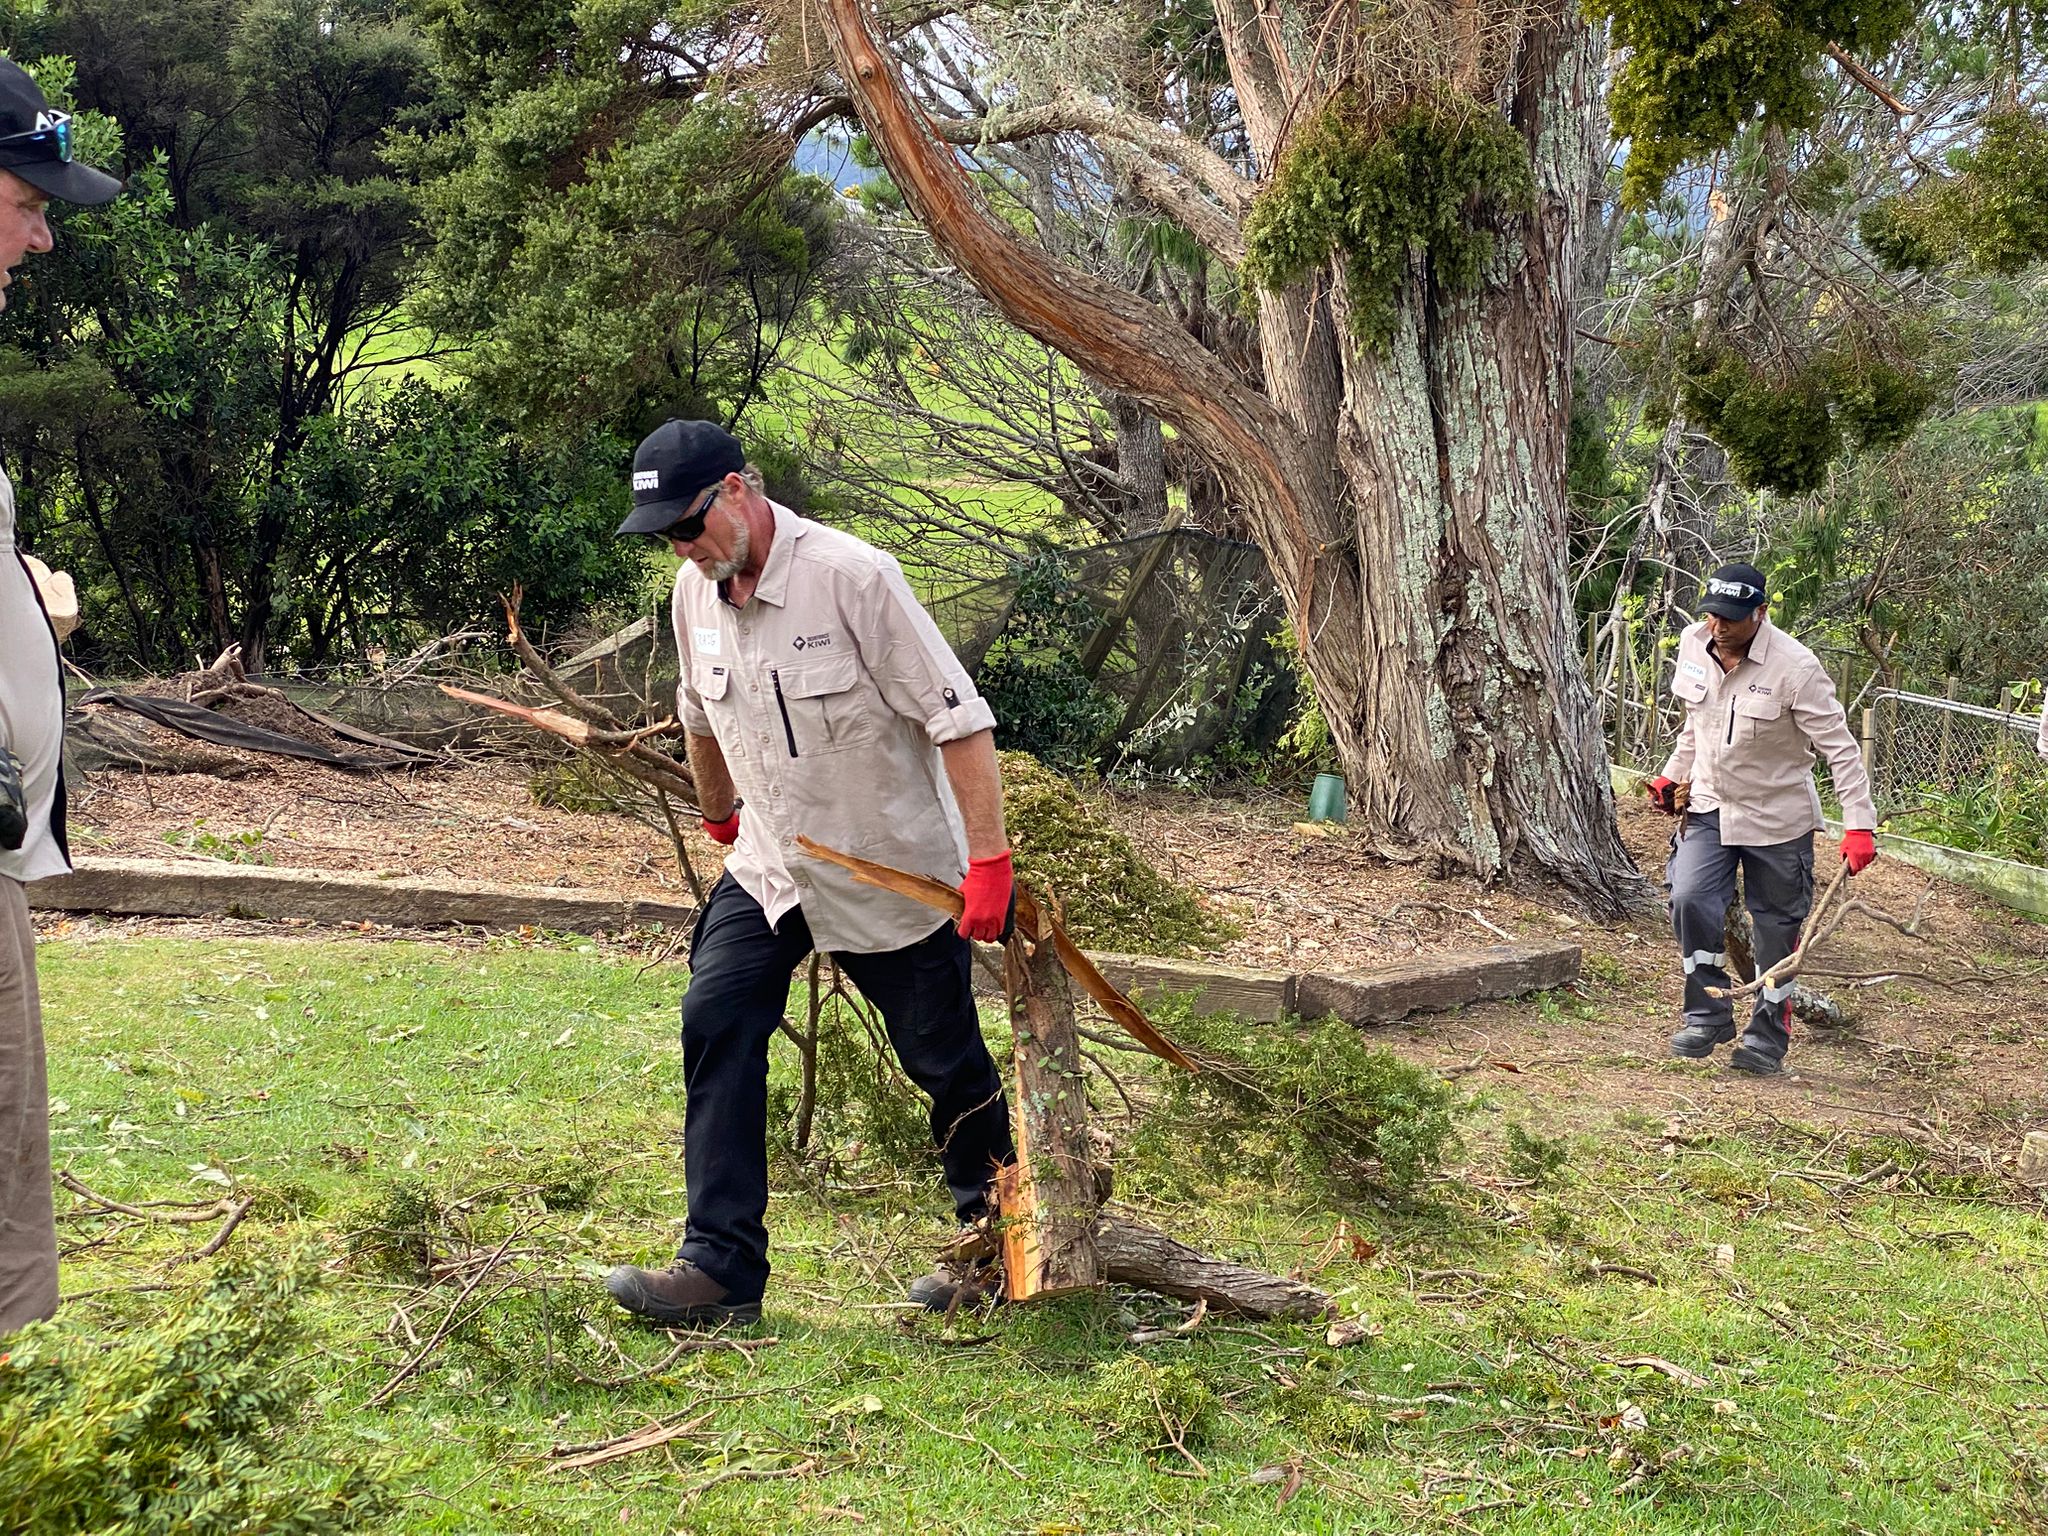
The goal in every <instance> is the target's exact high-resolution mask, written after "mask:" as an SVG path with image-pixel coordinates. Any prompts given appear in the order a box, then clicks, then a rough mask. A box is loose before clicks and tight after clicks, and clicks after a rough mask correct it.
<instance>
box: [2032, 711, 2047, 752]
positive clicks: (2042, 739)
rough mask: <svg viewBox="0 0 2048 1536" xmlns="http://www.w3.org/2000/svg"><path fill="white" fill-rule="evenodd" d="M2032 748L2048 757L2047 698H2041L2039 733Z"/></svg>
mask: <svg viewBox="0 0 2048 1536" xmlns="http://www.w3.org/2000/svg"><path fill="white" fill-rule="evenodd" d="M2034 750H2035V751H2037V752H2039V753H2040V754H2041V755H2042V756H2043V757H2048V698H2044V699H2042V700H2041V734H2040V735H2039V736H2038V737H2036V738H2035V740H2034Z"/></svg>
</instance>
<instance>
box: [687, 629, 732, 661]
mask: <svg viewBox="0 0 2048 1536" xmlns="http://www.w3.org/2000/svg"><path fill="white" fill-rule="evenodd" d="M690 646H691V649H693V650H695V651H696V652H697V653H698V654H699V655H700V656H716V655H718V654H719V653H720V652H721V651H722V650H723V649H724V647H723V645H722V644H721V643H720V641H719V638H718V628H717V626H716V625H714V626H712V627H711V628H710V629H700V628H698V627H697V626H696V625H694V624H692V625H691V626H690Z"/></svg>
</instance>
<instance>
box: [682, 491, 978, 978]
mask: <svg viewBox="0 0 2048 1536" xmlns="http://www.w3.org/2000/svg"><path fill="white" fill-rule="evenodd" d="M770 505H771V506H773V507H774V511H775V536H774V538H773V540H772V541H771V542H770V544H769V547H768V559H767V562H766V563H765V564H764V565H763V566H762V568H761V578H760V580H759V582H758V583H756V585H755V587H754V592H753V596H752V597H750V598H749V599H748V600H747V602H746V604H745V606H744V607H739V608H735V607H733V606H732V604H731V603H729V602H727V601H726V600H725V597H724V596H723V595H722V594H721V592H720V590H719V587H718V585H717V584H715V583H713V582H710V581H707V580H706V579H705V577H704V575H703V573H702V572H701V571H699V570H698V569H697V568H696V567H695V566H694V565H691V564H689V563H688V562H687V561H686V562H684V564H683V568H682V569H681V570H680V571H678V572H677V573H676V585H675V594H674V597H673V599H672V600H671V602H670V605H669V611H670V615H671V617H672V619H673V621H674V623H675V631H676V650H677V652H678V653H679V654H680V656H681V657H682V681H681V683H680V685H679V686H678V687H677V689H676V701H677V705H678V713H679V714H680V716H681V718H682V722H683V727H684V729H686V730H688V731H690V732H692V733H693V734H695V735H698V736H710V737H713V738H714V739H716V741H717V742H718V747H719V750H720V751H721V752H723V753H724V754H725V761H726V766H727V767H728V768H730V769H731V771H732V778H733V784H734V785H735V787H736V788H737V789H738V790H739V794H740V798H741V800H742V801H744V802H745V809H744V810H743V811H742V813H741V815H740V836H739V841H738V843H737V844H735V845H734V847H733V851H732V853H731V855H730V856H729V857H728V858H727V859H726V863H725V868H726V872H727V873H728V874H730V875H731V876H732V877H733V879H735V880H736V881H738V882H739V884H740V887H741V888H742V889H743V890H745V891H746V893H747V894H748V895H750V896H752V897H753V898H754V900H756V901H757V902H759V903H760V904H761V910H762V911H763V912H765V913H766V914H767V916H768V921H769V923H770V924H771V925H773V924H778V923H780V922H781V920H782V918H783V916H784V915H785V914H786V913H788V912H789V911H790V909H791V908H793V907H797V906H801V907H802V908H803V912H804V917H805V919H806V921H808V922H809V924H810V928H811V938H812V940H813V942H814V943H815V944H816V946H817V948H819V949H821V950H846V951H850V952H852V953H855V954H877V953H881V952H883V951H886V950H892V949H901V948H903V947H904V946H905V945H908V944H915V943H917V942H918V941H919V940H920V939H922V938H924V937H926V936H927V935H928V934H930V933H931V932H932V931H933V930H934V929H936V928H937V927H938V926H939V924H940V923H942V922H944V921H945V919H944V917H943V916H942V915H941V914H939V913H937V912H934V911H933V910H932V909H931V908H930V907H927V906H923V905H921V904H920V903H918V902H914V901H911V900H909V899H908V898H907V897H903V896H896V895H892V894H890V893H888V892H886V891H878V890H875V889H874V888H873V887H871V886H863V885H856V884H855V883H854V881H853V877H852V876H850V875H848V874H847V873H845V871H843V870H841V869H840V868H839V867H838V866H837V865H833V864H826V863H822V862H820V861H819V860H816V859H812V858H808V857H806V856H805V855H804V853H803V852H802V851H801V850H800V849H798V848H797V847H796V838H797V835H798V834H799V833H801V834H803V835H804V836H806V837H809V838H812V839H814V840H816V841H818V842H821V843H824V844H826V845H827V846H829V847H833V848H839V849H843V850H845V851H846V852H848V853H857V854H859V855H860V856H861V857H862V858H866V859H874V860H876V861H878V862H880V863H883V864H893V865H894V866H896V867H897V868H898V869H908V870H914V871H916V872H917V873H919V874H926V875H931V876H934V877H935V878H937V879H940V880H943V881H945V882H946V883H947V884H948V885H958V884H959V883H960V880H961V878H962V876H963V875H964V874H965V873H966V869H967V833H966V829H965V827H964V826H963V825H962V823H961V820H960V809H959V807H958V805H956V804H955V803H954V800H953V788H952V784H951V783H950V782H949V781H948V779H947V778H946V773H945V767H944V764H943V761H942V759H941V758H940V755H939V750H938V749H939V744H940V743H942V742H948V741H958V740H959V739H961V738H962V737H966V736H972V735H974V734H975V733H976V732H977V731H985V730H988V729H990V728H991V727H992V726H994V724H995V715H994V713H993V712H992V711H991V710H990V709H989V707H988V704H987V702H986V701H985V700H984V699H983V698H982V697H981V695H980V694H979V693H977V692H975V689H974V683H973V680H972V679H970V678H969V677H968V675H967V671H966V669H965V668H964V667H962V666H961V665H960V662H959V659H958V658H957V657H955V656H954V655H953V651H952V648H951V647H950V646H948V645H947V644H946V641H945V637H944V636H942V635H941V634H940V633H939V628H938V626H937V625H936V624H934V623H933V622H932V620H931V615H929V614H928V613H926V612H925V611H924V609H923V608H922V607H921V606H920V605H919V604H918V601H917V599H916V597H915V596H913V595H912V593H911V590H910V584H909V583H908V582H906V581H905V580H904V579H903V572H902V570H901V569H900V568H899V567H898V566H897V564H896V561H895V560H894V558H892V557H891V556H889V555H886V554H884V553H882V551H880V550H878V549H875V548H874V547H873V546H871V545H868V544H864V543H862V542H861V541H860V540H859V539H857V538H855V537H853V536H852V535H851V534H847V533H841V532H839V531H838V530H837V529H833V528H826V527H824V526H822V525H820V524H818V523H814V522H811V521H810V520H809V519H807V518H802V517H798V516H797V515H796V514H795V513H794V512H792V511H790V510H789V508H787V507H785V506H782V505H780V504H779V503H770Z"/></svg>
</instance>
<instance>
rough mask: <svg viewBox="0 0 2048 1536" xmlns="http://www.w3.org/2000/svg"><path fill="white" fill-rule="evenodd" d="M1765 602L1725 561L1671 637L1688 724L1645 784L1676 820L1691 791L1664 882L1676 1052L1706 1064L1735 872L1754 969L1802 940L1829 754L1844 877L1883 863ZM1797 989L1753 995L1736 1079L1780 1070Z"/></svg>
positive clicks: (1725, 1007) (1817, 670)
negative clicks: (1671, 935) (1681, 996)
mask: <svg viewBox="0 0 2048 1536" xmlns="http://www.w3.org/2000/svg"><path fill="white" fill-rule="evenodd" d="M1766 601H1767V599H1766V594H1765V591H1764V577H1763V573H1762V572H1761V571H1759V570H1757V568H1756V567H1755V566H1753V565H1724V566H1722V567H1721V569H1719V570H1718V571H1716V572H1714V574H1713V576H1712V577H1710V578H1709V579H1708V581H1707V591H1706V594H1705V596H1704V598H1703V599H1702V600H1701V603H1700V611H1701V614H1702V618H1701V620H1700V622H1699V623H1697V624H1695V625H1693V626H1692V627H1691V628H1690V629H1688V630H1686V632H1685V634H1684V635H1683V636H1682V637H1681V638H1680V640H1679V643H1678V661H1677V666H1676V670H1675V672H1674V673H1673V676H1672V680H1671V692H1672V695H1673V696H1674V697H1675V698H1677V699H1678V700H1679V702H1680V703H1682V704H1683V705H1684V706H1685V726H1684V728H1683V729H1682V730H1681V731H1680V732H1679V733H1678V745H1677V746H1676V747H1675V748H1673V750H1672V753H1671V756H1670V758H1669V759H1668V760H1667V761H1666V762H1665V764H1664V768H1663V771H1662V772H1661V773H1659V774H1658V776H1657V777H1656V778H1654V779H1652V780H1650V783H1649V794H1650V803H1651V804H1652V805H1654V806H1656V807H1657V809H1659V810H1661V811H1664V812H1666V813H1667V814H1679V812H1678V788H1679V785H1680V784H1681V783H1685V782H1687V781H1690V783H1689V797H1688V800H1687V803H1686V808H1685V810H1684V812H1683V813H1682V816H1683V819H1682V820H1681V821H1680V823H1679V829H1678V832H1677V835H1676V836H1674V837H1673V838H1672V840H1671V864H1670V867H1669V869H1668V870H1667V871H1666V879H1667V880H1669V882H1670V885H1671V926H1672V928H1673V930H1674V931H1675V932H1676V934H1677V936H1678V952H1679V955H1680V957H1681V963H1682V964H1683V965H1684V967H1685V1019H1684V1022H1683V1023H1682V1024H1681V1026H1680V1028H1679V1030H1678V1033H1676V1034H1675V1035H1673V1036H1672V1037H1671V1054H1672V1055H1674V1056H1689V1057H1704V1056H1711V1055H1713V1053H1714V1047H1715V1046H1717V1045H1725V1044H1726V1043H1727V1042H1728V1041H1730V1040H1734V1039H1735V1037H1736V1029H1735V1016H1734V1009H1733V1007H1732V1006H1731V1004H1730V1001H1729V999H1727V998H1725V997H1721V998H1717V997H1712V996H1709V995H1708V993H1709V989H1710V988H1723V989H1725V988H1727V987H1728V986H1730V985H1731V983H1730V982H1729V979H1728V969H1727V967H1728V950H1727V940H1726V938H1725V922H1726V917H1727V911H1728V903H1729V901H1730V900H1732V899H1733V897H1734V895H1735V872H1736V870H1737V868H1738V867H1739V868H1740V869H1741V871H1742V888H1743V902H1744V905H1745V906H1747V907H1748V909H1749V915H1750V918H1751V920H1752V921H1753V922H1754V923H1755V925H1756V963H1757V968H1758V972H1759V974H1761V973H1762V972H1763V971H1767V970H1769V969H1770V968H1771V967H1772V966H1774V965H1776V964H1777V963H1778V962H1779V961H1780V960H1783V959H1784V958H1785V957H1786V956H1787V955H1789V954H1791V953H1792V951H1793V949H1794V947H1795V946H1796V945H1797V944H1798V942H1799V929H1800V927H1801V925H1802V924H1803V923H1804V922H1805V921H1806V914H1807V913H1808V911H1810V910H1811V908H1812V906H1813V834H1814V833H1815V832H1817V831H1818V830H1819V829H1820V827H1821V825H1822V823H1821V814H1820V795H1819V794H1818V792H1817V791H1816V790H1815V788H1814V783H1813V764H1814V758H1815V755H1816V754H1818V755H1820V756H1823V757H1825V758H1826V759H1827V761H1828V773H1829V775H1830V776H1831V777H1832V779H1833V781H1834V786H1835V794H1836V795H1837V797H1839V799H1840V800H1841V803H1842V823H1843V825H1844V827H1845V828H1846V829H1847V830H1846V831H1845V832H1844V833H1843V836H1842V862H1843V863H1845V864H1847V865H1848V866H1849V873H1850V874H1852V875H1854V874H1860V873H1861V872H1862V871H1863V870H1864V869H1866V868H1868V867H1869V865H1870V862H1871V861H1872V860H1873V859H1875V858H1876V857H1877V842H1876V839H1875V837H1874V835H1873V834H1874V833H1875V831H1876V828H1877V808H1876V806H1875V805H1873V804H1872V802H1871V798H1870V776H1869V775H1868V774H1867V773H1866V772H1865V771H1864V767H1863V755H1862V753H1860V752H1859V751H1858V750H1857V747H1856V738H1855V737H1854V736H1853V735H1852V734H1851V733H1850V731H1849V719H1848V715H1847V714H1846V713H1845V712H1844V710H1843V708H1842V702H1841V700H1840V699H1838V698H1836V697H1835V685H1834V683H1833V681H1832V680H1831V679H1830V678H1829V677H1828V674H1827V669H1826V668H1825V667H1823V666H1822V665H1821V664H1820V660H1819V658H1817V657H1816V656H1815V655H1814V654H1813V652H1812V651H1810V650H1808V649H1807V648H1806V647H1805V646H1803V645H1801V644H1800V643H1799V642H1798V641H1797V640H1794V639H1793V638H1792V637H1791V636H1790V635H1788V634H1786V633H1785V632H1784V631H1783V630H1781V629H1779V628H1777V627H1776V626H1775V625H1773V624H1772V623H1771V621H1770V619H1769V617H1768V616H1767V615H1766V613H1765V611H1764V610H1765V606H1766ZM1792 990H1793V989H1792V984H1791V983H1790V982H1787V983H1785V984H1784V985H1783V986H1773V987H1766V988H1764V989H1763V991H1762V992H1761V993H1760V994H1759V995H1758V997H1757V999H1756V1002H1755V1005H1754V1006H1753V1007H1752V1009H1751V1011H1750V1015H1749V1018H1748V1021H1747V1025H1746V1027H1745V1028H1744V1029H1743V1031H1742V1038H1741V1041H1740V1042H1739V1043H1738V1044H1737V1045H1736V1048H1735V1051H1734V1054H1733V1056H1732V1058H1731V1060H1730V1063H1729V1064H1730V1065H1731V1066H1733V1067H1734V1068H1735V1069H1736V1070H1737V1071H1739V1072H1748V1073H1752V1074H1755V1075H1757V1076H1760V1077H1769V1076H1775V1075H1776V1074H1778V1073H1779V1072H1782V1071H1784V1069H1785V1051H1786V1048H1787V1047H1788V1046H1789V1045H1790V1044H1791V1039H1792Z"/></svg>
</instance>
